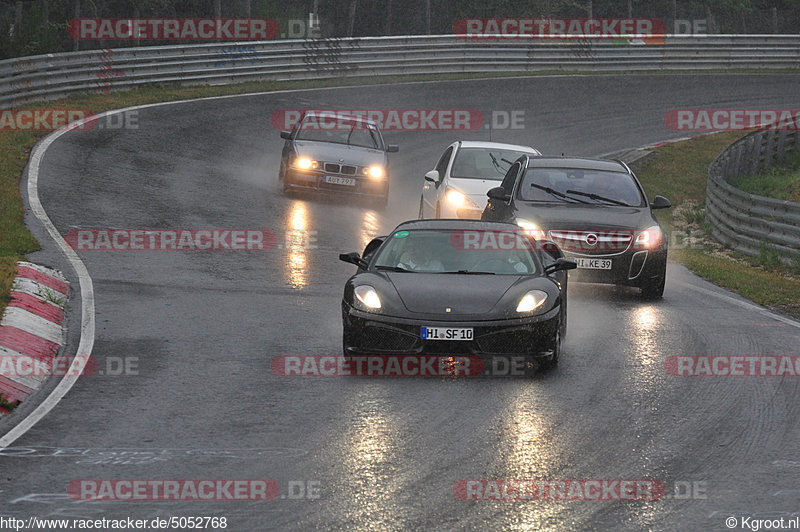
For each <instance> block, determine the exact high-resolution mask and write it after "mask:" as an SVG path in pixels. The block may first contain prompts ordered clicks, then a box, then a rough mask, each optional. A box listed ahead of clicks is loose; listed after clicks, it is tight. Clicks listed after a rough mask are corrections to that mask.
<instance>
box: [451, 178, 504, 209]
mask: <svg viewBox="0 0 800 532" xmlns="http://www.w3.org/2000/svg"><path fill="white" fill-rule="evenodd" d="M500 183H502V181H496V180H494V179H464V178H457V177H451V178H450V179H449V180H448V184H449V185H450V186H452V187H454V188H456V189H458V190H459V191H461V192H463V193H464V194H466V195H467V196H469V197H470V199H471V200H473V201H475V202H476V203H477V204H478V205H483V204H485V203H486V202H487V201H488V198H487V197H486V193H487V192H489V190H490V189H492V188H494V187H499V186H500Z"/></svg>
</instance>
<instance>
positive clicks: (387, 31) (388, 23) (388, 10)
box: [383, 0, 393, 35]
mask: <svg viewBox="0 0 800 532" xmlns="http://www.w3.org/2000/svg"><path fill="white" fill-rule="evenodd" d="M392 1H393V0H386V24H385V25H384V27H383V34H384V35H391V34H392Z"/></svg>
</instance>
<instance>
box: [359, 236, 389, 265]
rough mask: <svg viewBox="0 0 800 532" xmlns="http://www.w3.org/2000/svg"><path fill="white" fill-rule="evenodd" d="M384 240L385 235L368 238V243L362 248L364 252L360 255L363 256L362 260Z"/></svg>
mask: <svg viewBox="0 0 800 532" xmlns="http://www.w3.org/2000/svg"><path fill="white" fill-rule="evenodd" d="M384 240H386V237H385V236H379V237H376V238H373V239H372V240H370V241H369V244H367V247H365V248H364V253H362V254H361V257H363V258H362V260H364V261H366V260H367V257H368V256H369V255H371V254H372V253H373V252H374V251H375V250H376V249H378V248H379V247H381V244H383V241H384Z"/></svg>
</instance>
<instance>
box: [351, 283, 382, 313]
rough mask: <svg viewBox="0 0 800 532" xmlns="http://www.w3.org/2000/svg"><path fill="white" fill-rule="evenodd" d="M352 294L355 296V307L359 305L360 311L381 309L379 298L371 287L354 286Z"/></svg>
mask: <svg viewBox="0 0 800 532" xmlns="http://www.w3.org/2000/svg"><path fill="white" fill-rule="evenodd" d="M353 293H354V294H355V296H356V301H355V302H356V306H359V305H358V303H361V308H362V310H379V309H380V308H381V298H380V297H378V292H376V291H375V289H374V288H372V287H371V286H369V285H366V284H365V285H361V286H356V287H355V289H354V290H353Z"/></svg>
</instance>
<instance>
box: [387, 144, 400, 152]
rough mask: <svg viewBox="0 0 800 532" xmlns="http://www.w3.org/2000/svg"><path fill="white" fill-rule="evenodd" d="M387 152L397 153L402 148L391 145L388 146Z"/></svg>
mask: <svg viewBox="0 0 800 532" xmlns="http://www.w3.org/2000/svg"><path fill="white" fill-rule="evenodd" d="M386 151H387V152H388V153H397V152H399V151H400V146H398V145H397V144H389V145H388V146H386Z"/></svg>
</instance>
